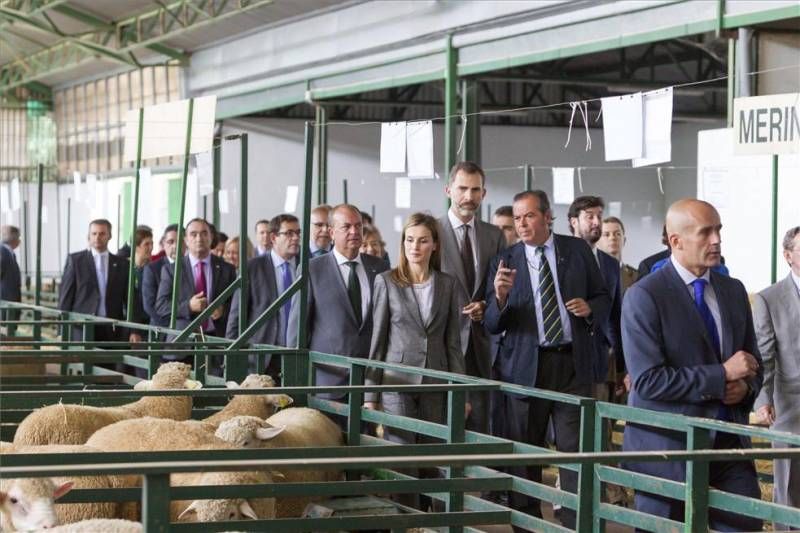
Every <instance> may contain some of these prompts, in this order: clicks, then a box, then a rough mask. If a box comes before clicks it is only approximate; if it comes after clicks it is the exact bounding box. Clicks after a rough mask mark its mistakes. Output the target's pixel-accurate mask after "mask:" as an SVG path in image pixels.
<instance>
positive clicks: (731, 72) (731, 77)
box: [728, 39, 736, 128]
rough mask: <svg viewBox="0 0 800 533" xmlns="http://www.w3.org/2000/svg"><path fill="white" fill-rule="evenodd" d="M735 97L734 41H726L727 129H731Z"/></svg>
mask: <svg viewBox="0 0 800 533" xmlns="http://www.w3.org/2000/svg"><path fill="white" fill-rule="evenodd" d="M735 97H736V40H735V39H728V127H729V128H732V127H733V99H734V98H735Z"/></svg>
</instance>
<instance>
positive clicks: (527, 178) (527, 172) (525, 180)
mask: <svg viewBox="0 0 800 533" xmlns="http://www.w3.org/2000/svg"><path fill="white" fill-rule="evenodd" d="M531 185H532V183H531V166H530V165H529V164H528V163H525V164H524V165H523V166H522V186H523V187H524V188H523V190H524V191H529V190H531Z"/></svg>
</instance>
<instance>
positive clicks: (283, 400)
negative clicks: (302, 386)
mask: <svg viewBox="0 0 800 533" xmlns="http://www.w3.org/2000/svg"><path fill="white" fill-rule="evenodd" d="M293 403H294V399H293V398H292V397H291V396H287V395H285V394H281V395H280V396H279V397H278V406H280V408H281V409H283V408H284V407H288V406H290V405H292V404H293Z"/></svg>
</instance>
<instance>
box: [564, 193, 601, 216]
mask: <svg viewBox="0 0 800 533" xmlns="http://www.w3.org/2000/svg"><path fill="white" fill-rule="evenodd" d="M594 207H600V208H603V209H605V207H606V204H605V202H603V199H602V198H600V197H599V196H578V197H577V198H575V200H573V201H572V203H571V204H570V206H569V209H568V210H567V220H569V219H571V218H578V216H579V215H580V214H581V211H586V210H587V209H592V208H594Z"/></svg>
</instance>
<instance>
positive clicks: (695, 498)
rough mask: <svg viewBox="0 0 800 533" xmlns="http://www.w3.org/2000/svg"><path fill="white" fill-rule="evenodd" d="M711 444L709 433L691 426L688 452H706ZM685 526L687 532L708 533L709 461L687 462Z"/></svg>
mask: <svg viewBox="0 0 800 533" xmlns="http://www.w3.org/2000/svg"><path fill="white" fill-rule="evenodd" d="M710 443H711V439H710V435H709V431H708V430H707V429H703V428H697V427H694V426H689V428H688V429H687V432H686V450H687V451H691V450H706V449H708V448H709V445H710ZM684 501H685V502H686V507H685V516H684V524H685V527H686V531H708V461H704V460H693V461H687V462H686V496H685V500H684Z"/></svg>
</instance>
